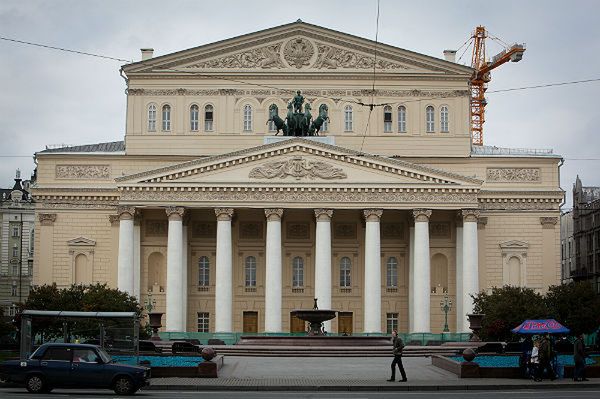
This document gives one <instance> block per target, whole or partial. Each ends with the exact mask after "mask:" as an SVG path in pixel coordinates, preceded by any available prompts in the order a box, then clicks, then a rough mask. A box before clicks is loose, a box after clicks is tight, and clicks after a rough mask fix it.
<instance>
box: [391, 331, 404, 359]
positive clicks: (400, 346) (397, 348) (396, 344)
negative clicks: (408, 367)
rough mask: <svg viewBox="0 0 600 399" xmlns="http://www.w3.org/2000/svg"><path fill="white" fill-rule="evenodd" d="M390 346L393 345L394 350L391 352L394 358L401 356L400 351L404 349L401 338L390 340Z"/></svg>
mask: <svg viewBox="0 0 600 399" xmlns="http://www.w3.org/2000/svg"><path fill="white" fill-rule="evenodd" d="M392 344H393V345H394V349H393V351H392V353H393V354H394V356H401V355H402V350H403V349H404V341H402V338H400V337H397V336H396V337H394V338H392Z"/></svg>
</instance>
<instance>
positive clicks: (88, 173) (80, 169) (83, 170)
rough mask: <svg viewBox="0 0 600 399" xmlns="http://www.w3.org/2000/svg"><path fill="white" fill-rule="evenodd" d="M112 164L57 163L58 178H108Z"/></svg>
mask: <svg viewBox="0 0 600 399" xmlns="http://www.w3.org/2000/svg"><path fill="white" fill-rule="evenodd" d="M109 177H110V165H56V178H57V179H108V178H109Z"/></svg>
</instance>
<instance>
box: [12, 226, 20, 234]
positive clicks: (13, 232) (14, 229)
mask: <svg viewBox="0 0 600 399" xmlns="http://www.w3.org/2000/svg"><path fill="white" fill-rule="evenodd" d="M12 236H13V237H19V226H13V228H12Z"/></svg>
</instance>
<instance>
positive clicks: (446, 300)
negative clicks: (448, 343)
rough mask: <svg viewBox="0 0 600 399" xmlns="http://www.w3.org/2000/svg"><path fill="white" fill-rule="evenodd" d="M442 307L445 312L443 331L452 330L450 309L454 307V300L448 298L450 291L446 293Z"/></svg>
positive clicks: (441, 303)
mask: <svg viewBox="0 0 600 399" xmlns="http://www.w3.org/2000/svg"><path fill="white" fill-rule="evenodd" d="M440 307H441V309H442V312H444V331H443V332H450V329H449V328H448V312H449V311H450V309H452V300H451V299H450V298H448V293H445V294H444V299H443V300H442V301H441V302H440Z"/></svg>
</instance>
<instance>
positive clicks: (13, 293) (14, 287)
mask: <svg viewBox="0 0 600 399" xmlns="http://www.w3.org/2000/svg"><path fill="white" fill-rule="evenodd" d="M10 296H17V282H16V281H13V285H12V286H11V287H10Z"/></svg>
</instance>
